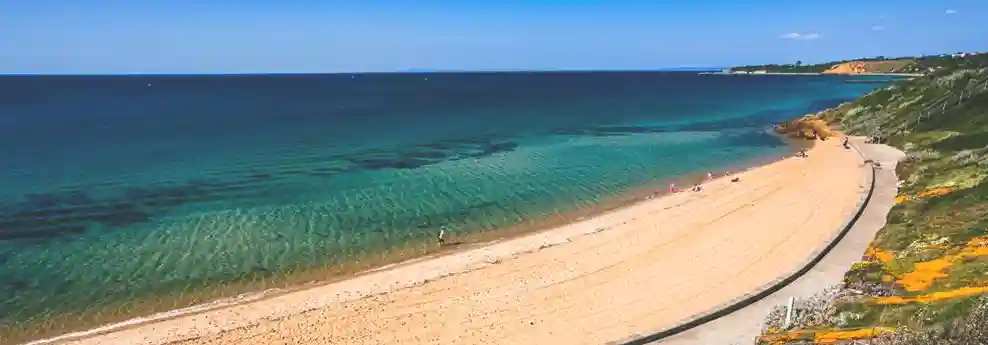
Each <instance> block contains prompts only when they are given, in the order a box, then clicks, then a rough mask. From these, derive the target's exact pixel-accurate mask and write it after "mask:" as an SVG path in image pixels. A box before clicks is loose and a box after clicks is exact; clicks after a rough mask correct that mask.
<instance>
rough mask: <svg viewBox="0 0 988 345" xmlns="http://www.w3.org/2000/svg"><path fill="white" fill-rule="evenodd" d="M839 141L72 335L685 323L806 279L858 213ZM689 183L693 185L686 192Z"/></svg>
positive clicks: (483, 338) (855, 161)
mask: <svg viewBox="0 0 988 345" xmlns="http://www.w3.org/2000/svg"><path fill="white" fill-rule="evenodd" d="M864 173H865V169H864V168H862V164H861V158H860V156H858V154H857V153H855V152H854V151H853V150H845V149H843V148H841V147H840V140H829V141H826V142H820V143H818V144H817V145H816V146H815V147H814V148H813V149H811V150H810V151H809V158H790V159H785V160H782V161H779V162H775V163H772V164H769V165H766V166H763V167H759V168H756V169H752V170H749V171H746V172H743V173H740V174H738V175H736V176H739V177H740V178H741V181H740V182H738V183H732V182H730V178H720V179H716V180H714V181H712V182H709V183H706V184H705V185H704V189H703V191H701V192H682V193H676V194H673V195H669V196H664V197H659V198H655V199H651V200H648V201H644V202H641V203H638V204H635V205H632V206H628V207H624V208H621V209H618V210H615V211H612V212H608V213H605V214H602V215H599V216H596V217H592V218H590V219H587V220H583V221H579V222H576V223H573V224H569V225H565V226H561V227H558V228H555V229H552V230H547V231H542V232H538V233H534V234H531V235H527V236H521V237H517V238H513V239H510V240H505V241H501V242H497V243H493V244H491V245H489V246H484V247H480V248H473V249H468V250H463V251H459V252H454V253H452V254H449V255H444V256H440V257H436V258H428V259H422V260H418V261H415V262H410V263H405V264H402V265H398V266H395V267H391V268H388V269H381V270H378V271H375V272H372V273H369V274H364V275H360V276H357V277H355V278H353V279H349V280H345V281H341V282H336V283H332V284H328V285H324V286H319V287H314V288H311V289H307V290H302V291H296V292H291V293H288V294H284V295H280V296H277V297H272V298H266V299H261V300H255V301H250V302H248V303H243V304H239V305H235V306H231V307H227V308H221V309H216V310H210V311H207V312H204V313H199V314H195V315H186V316H179V317H175V318H171V319H167V320H163V321H158V322H153V323H146V324H142V325H138V326H132V327H128V328H125V329H121V330H117V331H114V332H110V333H104V334H100V335H96V336H90V337H87V338H81V339H76V340H72V341H70V342H67V343H72V344H169V343H179V344H329V343H338V344H395V343H401V344H531V343H565V344H599V343H604V342H609V341H616V340H621V339H626V338H628V337H629V336H630V335H632V334H635V333H642V332H650V331H655V330H659V329H663V328H668V327H672V326H674V325H676V324H678V323H680V322H681V321H683V320H684V319H686V318H688V317H690V316H692V315H695V314H699V313H704V312H707V311H711V310H712V309H715V308H717V307H718V306H721V305H723V304H725V303H727V302H729V301H731V300H733V299H735V298H738V297H740V296H742V295H744V294H746V293H749V292H751V291H753V290H756V289H758V288H759V287H761V286H762V285H764V284H766V283H768V282H770V281H772V280H773V279H776V278H778V277H779V276H783V275H786V274H788V273H791V272H792V271H794V270H795V269H797V268H798V267H800V266H801V265H803V264H804V261H805V260H806V259H807V257H808V256H809V255H811V253H812V252H813V251H814V249H817V248H819V247H822V246H824V245H825V242H826V241H827V240H829V239H830V238H831V237H832V236H833V234H834V233H835V232H837V231H839V228H840V227H841V225H842V224H843V223H844V222H845V221H846V218H847V217H849V216H850V215H851V214H852V213H853V211H854V210H855V208H856V206H857V203H858V202H859V198H860V195H859V193H860V192H861V190H862V189H863V186H862V184H863V183H864V181H865V177H864V176H865V175H864ZM681 187H688V186H681Z"/></svg>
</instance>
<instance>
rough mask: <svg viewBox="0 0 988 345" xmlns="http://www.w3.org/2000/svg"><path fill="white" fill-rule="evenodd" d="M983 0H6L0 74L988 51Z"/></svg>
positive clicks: (561, 64)
mask: <svg viewBox="0 0 988 345" xmlns="http://www.w3.org/2000/svg"><path fill="white" fill-rule="evenodd" d="M983 18H988V0H935V1H930V0H923V1H917V0H896V1H892V0H871V1H860V0H855V1H851V0H829V1H811V0H787V1H781V0H751V1H727V0H688V1H687V0H665V1H663V0H637V1H632V0H612V1H602V0H601V1H589V0H575V1H553V0H541V1H536V0H529V1H522V0H497V1H494V0H490V1H483V0H447V1H439V0H434V1H426V0H351V1H344V0H329V1H315V0H279V1H275V0H270V1H260V0H213V1H191V0H102V1H98V0H0V73H5V74H11V73H13V74H141V73H343V72H382V71H384V72H387V71H405V70H410V69H415V70H418V69H438V70H650V69H659V68H667V67H682V66H715V67H727V66H736V65H744V64H762V63H792V62H795V61H797V60H799V61H804V62H807V63H809V62H825V61H831V60H840V59H847V58H857V57H867V56H879V55H882V56H905V55H918V54H930V53H941V52H956V51H988V25H985V24H984V22H983Z"/></svg>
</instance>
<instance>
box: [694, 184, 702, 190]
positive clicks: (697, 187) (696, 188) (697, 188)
mask: <svg viewBox="0 0 988 345" xmlns="http://www.w3.org/2000/svg"><path fill="white" fill-rule="evenodd" d="M701 190H703V187H702V186H701V185H700V184H699V183H697V184H695V185H693V191H694V192H699V191H701Z"/></svg>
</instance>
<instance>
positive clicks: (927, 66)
mask: <svg viewBox="0 0 988 345" xmlns="http://www.w3.org/2000/svg"><path fill="white" fill-rule="evenodd" d="M962 54H963V55H965V57H964V58H958V57H957V56H958V55H962ZM893 60H911V61H912V63H911V64H909V65H906V66H903V67H901V68H897V69H896V71H895V72H897V73H930V72H932V71H937V70H953V69H958V68H983V67H988V53H977V54H964V53H956V54H946V55H926V56H920V57H910V56H904V57H892V58H890V57H886V56H876V57H872V58H862V59H851V60H840V61H831V62H825V63H818V64H803V61H796V62H795V63H791V64H767V65H747V66H738V67H733V68H731V71H735V72H741V71H744V72H754V71H766V72H769V73H821V72H823V71H826V70H827V69H830V68H831V67H833V66H834V65H838V64H842V63H847V62H855V61H893Z"/></svg>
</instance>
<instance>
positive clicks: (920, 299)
mask: <svg viewBox="0 0 988 345" xmlns="http://www.w3.org/2000/svg"><path fill="white" fill-rule="evenodd" d="M984 293H988V287H985V286H979V287H975V286H965V287H962V288H959V289H954V290H950V291H940V292H934V293H930V294H926V295H921V296H916V297H899V296H892V297H879V298H876V299H875V303H876V304H906V303H914V302H915V303H930V302H936V301H942V300H948V299H954V298H959V297H968V296H974V295H980V294H984Z"/></svg>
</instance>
